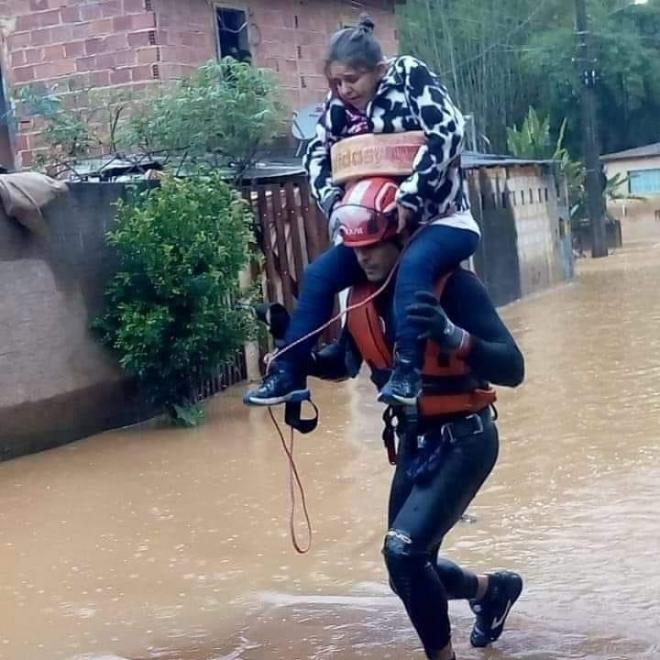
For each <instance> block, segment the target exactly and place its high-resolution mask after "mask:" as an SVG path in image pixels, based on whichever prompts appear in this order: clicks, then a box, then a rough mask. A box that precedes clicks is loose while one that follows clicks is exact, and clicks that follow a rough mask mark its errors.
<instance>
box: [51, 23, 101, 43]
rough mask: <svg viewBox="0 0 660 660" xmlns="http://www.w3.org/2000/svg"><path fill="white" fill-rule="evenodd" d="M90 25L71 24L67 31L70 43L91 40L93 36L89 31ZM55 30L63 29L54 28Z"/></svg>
mask: <svg viewBox="0 0 660 660" xmlns="http://www.w3.org/2000/svg"><path fill="white" fill-rule="evenodd" d="M89 26H90V23H73V24H72V25H71V26H69V27H68V29H69V31H70V32H71V37H70V40H72V41H80V40H82V39H91V38H93V37H94V36H95V35H93V34H92V31H91V30H90V29H89ZM54 29H55V30H58V29H60V30H61V29H63V28H62V27H60V28H54Z"/></svg>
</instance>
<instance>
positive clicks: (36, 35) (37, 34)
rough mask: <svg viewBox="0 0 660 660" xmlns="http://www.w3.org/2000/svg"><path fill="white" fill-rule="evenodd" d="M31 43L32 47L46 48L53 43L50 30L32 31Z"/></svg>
mask: <svg viewBox="0 0 660 660" xmlns="http://www.w3.org/2000/svg"><path fill="white" fill-rule="evenodd" d="M31 43H32V45H33V46H46V45H47V44H51V43H53V38H52V30H51V28H45V29H43V30H33V32H32V37H31Z"/></svg>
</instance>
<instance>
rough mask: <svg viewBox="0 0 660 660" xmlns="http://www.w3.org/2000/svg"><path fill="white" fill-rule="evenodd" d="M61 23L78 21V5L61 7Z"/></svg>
mask: <svg viewBox="0 0 660 660" xmlns="http://www.w3.org/2000/svg"><path fill="white" fill-rule="evenodd" d="M60 11H61V13H62V23H79V22H80V9H79V8H78V7H62V9H61V10H60Z"/></svg>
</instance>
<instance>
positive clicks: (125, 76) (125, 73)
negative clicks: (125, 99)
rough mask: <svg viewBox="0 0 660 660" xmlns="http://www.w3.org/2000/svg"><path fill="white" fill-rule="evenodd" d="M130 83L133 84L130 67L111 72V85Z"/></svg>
mask: <svg viewBox="0 0 660 660" xmlns="http://www.w3.org/2000/svg"><path fill="white" fill-rule="evenodd" d="M128 82H131V70H130V69H129V68H128V67H125V68H123V69H115V70H114V71H111V72H110V84H111V85H121V84H123V83H128Z"/></svg>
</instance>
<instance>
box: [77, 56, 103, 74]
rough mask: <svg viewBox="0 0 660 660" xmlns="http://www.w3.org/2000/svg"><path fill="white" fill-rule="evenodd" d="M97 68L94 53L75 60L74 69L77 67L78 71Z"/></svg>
mask: <svg viewBox="0 0 660 660" xmlns="http://www.w3.org/2000/svg"><path fill="white" fill-rule="evenodd" d="M98 68H99V67H98V66H97V65H96V56H95V55H92V56H90V57H79V58H78V59H77V60H76V69H78V71H94V70H96V69H98Z"/></svg>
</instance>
